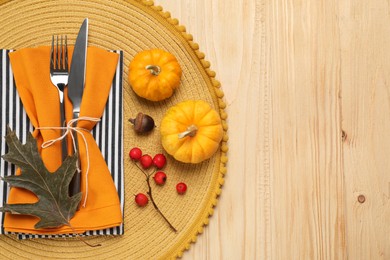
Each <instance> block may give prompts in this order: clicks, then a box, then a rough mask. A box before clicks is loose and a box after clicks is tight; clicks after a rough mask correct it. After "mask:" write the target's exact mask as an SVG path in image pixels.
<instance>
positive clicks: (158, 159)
mask: <svg viewBox="0 0 390 260" xmlns="http://www.w3.org/2000/svg"><path fill="white" fill-rule="evenodd" d="M166 162H167V158H166V157H165V155H163V154H161V153H159V154H156V155H155V156H154V157H153V164H154V166H156V167H157V168H158V169H161V168H163V167H164V166H165V163H166Z"/></svg>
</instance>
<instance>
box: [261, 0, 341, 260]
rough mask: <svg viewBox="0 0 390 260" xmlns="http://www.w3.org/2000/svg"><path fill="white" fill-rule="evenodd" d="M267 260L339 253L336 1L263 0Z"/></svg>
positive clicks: (331, 256)
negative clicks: (268, 130)
mask: <svg viewBox="0 0 390 260" xmlns="http://www.w3.org/2000/svg"><path fill="white" fill-rule="evenodd" d="M265 2H266V3H268V4H267V15H266V21H267V22H266V26H267V28H268V31H267V34H266V35H267V48H268V49H269V59H270V68H269V74H270V83H269V84H270V88H271V90H272V93H271V96H272V112H271V113H272V114H271V118H272V119H271V121H272V139H271V141H272V146H271V147H272V150H271V168H272V171H271V172H272V175H271V176H272V180H271V190H272V193H271V198H272V200H271V201H272V203H271V219H272V225H271V227H272V230H271V232H272V236H271V241H272V258H275V259H343V258H345V257H346V255H347V252H346V245H345V222H344V218H345V216H344V206H345V205H344V180H343V167H342V143H341V117H340V116H341V114H340V112H341V111H340V100H339V91H340V87H341V86H340V67H341V61H340V56H339V49H340V46H339V40H338V39H339V37H340V36H339V34H340V32H339V29H338V24H337V19H336V17H337V12H338V10H337V7H338V6H337V5H336V3H337V2H338V1H336V0H333V1H329V0H319V1H298V0H296V1H285V0H279V1H265Z"/></svg>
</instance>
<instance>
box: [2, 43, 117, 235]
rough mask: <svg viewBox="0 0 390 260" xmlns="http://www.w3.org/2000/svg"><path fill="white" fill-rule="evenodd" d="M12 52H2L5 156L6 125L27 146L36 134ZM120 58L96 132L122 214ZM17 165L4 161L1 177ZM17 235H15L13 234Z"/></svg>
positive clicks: (6, 190) (5, 191)
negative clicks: (16, 78) (19, 86)
mask: <svg viewBox="0 0 390 260" xmlns="http://www.w3.org/2000/svg"><path fill="white" fill-rule="evenodd" d="M9 52H11V50H5V49H2V50H0V87H1V91H0V107H1V112H0V115H1V117H0V118H1V119H0V131H1V155H3V154H5V153H7V145H6V142H5V139H4V138H3V137H4V136H5V135H6V126H7V125H9V126H10V127H11V129H12V130H14V131H16V134H17V135H18V137H19V139H20V140H21V141H22V142H23V143H24V142H26V139H27V134H28V133H29V132H32V131H33V126H32V125H31V123H30V121H29V119H28V117H27V114H26V112H25V110H24V108H23V105H22V102H21V100H20V98H19V95H18V92H17V90H16V88H15V81H14V78H13V74H12V68H11V65H10V61H9V57H8V53H9ZM114 52H116V53H118V54H119V55H120V59H119V62H118V66H117V68H116V73H115V76H114V79H113V82H112V87H111V91H110V95H109V98H108V101H107V104H106V108H105V111H104V113H103V116H102V118H101V121H100V122H99V123H98V124H97V125H96V126H95V128H94V129H93V130H92V135H93V136H94V138H95V140H96V143H97V145H98V146H99V148H100V151H101V152H102V155H103V157H104V159H105V160H106V163H107V165H108V169H110V172H111V176H112V178H113V180H114V183H115V186H116V189H117V191H118V195H119V199H120V202H121V209H122V215H123V210H124V179H123V176H124V174H123V152H122V151H123V149H122V148H123V125H122V122H123V120H122V119H123V111H122V110H123V103H122V100H123V99H122V71H123V52H122V51H114ZM15 170H16V169H15V166H14V165H12V164H9V163H8V162H6V161H4V160H3V159H1V161H0V171H1V176H2V177H3V176H7V175H13V174H15ZM8 193H9V186H8V185H7V183H5V182H0V207H1V206H3V204H4V203H5V202H6V201H7V197H8ZM123 233H124V228H123V224H122V225H121V226H119V227H115V228H108V229H104V230H97V231H87V232H85V233H84V235H85V236H91V235H123ZM0 234H9V232H6V231H5V230H4V214H3V213H1V212H0ZM13 234H14V233H13ZM17 235H18V238H20V239H25V238H43V237H69V236H72V235H35V234H22V233H17Z"/></svg>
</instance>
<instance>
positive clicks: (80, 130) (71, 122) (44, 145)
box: [37, 116, 100, 207]
mask: <svg viewBox="0 0 390 260" xmlns="http://www.w3.org/2000/svg"><path fill="white" fill-rule="evenodd" d="M81 120H84V121H91V122H99V121H100V119H99V118H96V117H88V116H82V117H79V118H74V119H72V120H69V122H68V123H67V124H66V126H44V127H37V129H39V130H65V131H64V133H63V134H62V135H61V136H60V137H58V138H55V139H50V140H47V141H45V142H44V143H42V145H41V147H42V148H47V147H49V146H51V145H53V144H54V143H56V142H58V141H61V140H63V139H64V138H66V136H67V135H68V134H70V135H71V137H72V143H73V149H74V151H75V153H76V152H78V151H77V145H76V140H75V137H74V133H73V131H74V132H77V133H79V134H80V135H81V137H82V138H83V141H84V144H85V152H86V155H87V169H86V171H85V197H84V202H83V207H85V205H86V203H87V198H88V173H89V165H90V158H89V150H88V142H87V139H86V138H85V136H84V133H83V131H86V132H90V131H89V130H88V129H85V128H82V127H77V126H73V125H74V124H75V123H76V122H77V121H81ZM77 171H78V172H79V173H80V172H81V169H80V166H79V164H78V163H77Z"/></svg>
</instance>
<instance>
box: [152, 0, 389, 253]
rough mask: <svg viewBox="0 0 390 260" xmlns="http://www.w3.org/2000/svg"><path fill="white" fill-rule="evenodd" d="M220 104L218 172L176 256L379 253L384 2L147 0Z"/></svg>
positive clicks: (383, 191)
mask: <svg viewBox="0 0 390 260" xmlns="http://www.w3.org/2000/svg"><path fill="white" fill-rule="evenodd" d="M155 4H156V5H162V6H163V8H164V10H167V11H170V12H171V14H172V16H173V17H175V18H178V19H179V21H180V24H182V25H185V26H186V28H187V31H188V32H189V33H191V34H192V35H193V36H194V41H195V42H197V43H199V45H200V49H201V51H203V52H204V53H205V54H206V59H207V60H209V61H210V62H211V68H212V69H213V70H215V71H216V72H217V79H218V80H220V81H221V83H222V87H223V90H224V92H225V100H226V102H227V104H228V107H227V112H228V114H229V120H228V123H229V137H230V139H229V154H228V156H229V162H228V173H227V175H226V179H225V184H224V187H223V190H222V194H221V196H220V199H219V203H218V205H217V207H216V210H215V213H214V215H213V216H212V217H211V219H210V224H209V226H208V227H207V228H205V230H204V233H203V234H201V235H200V236H199V237H198V240H197V242H196V243H195V244H194V245H192V246H191V248H190V250H189V251H187V252H186V253H185V254H184V257H183V259H268V258H272V259H298V258H299V259H390V174H389V171H390V120H389V119H390V3H389V1H386V0H372V1H351V0H349V1H348V0H315V1H314V0H313V1H310V0H309V1H302V0H274V1H267V0H254V1H249V0H212V1H207V0H196V1H193V0H171V1H162V0H156V1H155Z"/></svg>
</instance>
